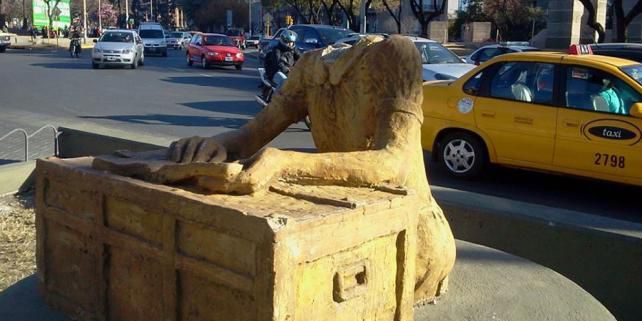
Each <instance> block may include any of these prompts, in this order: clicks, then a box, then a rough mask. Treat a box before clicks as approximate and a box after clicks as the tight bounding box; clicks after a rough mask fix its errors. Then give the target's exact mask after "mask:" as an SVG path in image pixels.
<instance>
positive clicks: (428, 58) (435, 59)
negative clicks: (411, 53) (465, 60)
mask: <svg viewBox="0 0 642 321" xmlns="http://www.w3.org/2000/svg"><path fill="white" fill-rule="evenodd" d="M415 46H416V47H417V49H419V53H420V54H421V63H422V64H424V65H425V64H460V63H462V61H461V59H460V58H459V57H458V56H457V55H455V54H454V53H453V52H452V51H450V50H448V49H446V47H444V46H442V45H440V44H438V43H435V42H415Z"/></svg>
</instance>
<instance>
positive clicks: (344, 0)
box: [337, 0, 372, 31]
mask: <svg viewBox="0 0 642 321" xmlns="http://www.w3.org/2000/svg"><path fill="white" fill-rule="evenodd" d="M366 1H368V4H369V3H370V2H372V0H366ZM337 5H338V6H339V9H341V11H343V13H344V14H345V15H346V18H347V19H348V24H349V27H350V29H352V30H354V31H359V7H360V6H361V0H339V1H337ZM367 7H368V6H367V4H366V8H367Z"/></svg>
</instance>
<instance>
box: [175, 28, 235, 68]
mask: <svg viewBox="0 0 642 321" xmlns="http://www.w3.org/2000/svg"><path fill="white" fill-rule="evenodd" d="M195 62H196V63H200V64H201V66H202V67H203V68H204V69H205V68H208V67H209V66H211V65H219V66H234V67H235V68H236V70H241V69H243V63H244V62H245V57H244V56H243V52H242V51H241V50H240V49H239V48H238V47H237V46H236V44H235V43H234V42H233V41H232V39H230V37H228V36H226V35H222V34H216V33H198V34H195V35H194V36H193V37H192V40H191V41H190V44H189V46H188V48H187V65H188V66H191V65H192V64H194V63H195Z"/></svg>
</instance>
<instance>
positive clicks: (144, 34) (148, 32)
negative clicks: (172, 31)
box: [140, 29, 163, 38]
mask: <svg viewBox="0 0 642 321" xmlns="http://www.w3.org/2000/svg"><path fill="white" fill-rule="evenodd" d="M140 37H141V38H163V31H162V30H158V29H143V30H141V31H140Z"/></svg>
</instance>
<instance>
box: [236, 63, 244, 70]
mask: <svg viewBox="0 0 642 321" xmlns="http://www.w3.org/2000/svg"><path fill="white" fill-rule="evenodd" d="M234 67H235V68H236V70H243V64H240V65H235V66H234Z"/></svg>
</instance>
